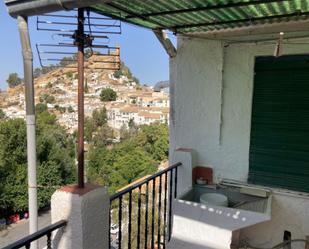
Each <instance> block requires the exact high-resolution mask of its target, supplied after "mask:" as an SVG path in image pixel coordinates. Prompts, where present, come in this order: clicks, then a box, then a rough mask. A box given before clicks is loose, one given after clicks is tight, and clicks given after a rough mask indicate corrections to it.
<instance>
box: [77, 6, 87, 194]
mask: <svg viewBox="0 0 309 249" xmlns="http://www.w3.org/2000/svg"><path fill="white" fill-rule="evenodd" d="M84 19H85V18H84V9H83V8H80V9H78V24H77V37H76V40H77V46H78V53H77V64H78V149H77V158H78V187H79V188H83V187H84V185H85V183H84Z"/></svg>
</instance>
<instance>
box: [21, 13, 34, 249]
mask: <svg viewBox="0 0 309 249" xmlns="http://www.w3.org/2000/svg"><path fill="white" fill-rule="evenodd" d="M17 20H18V29H19V34H20V41H21V45H22V54H23V62H24V81H25V99H26V123H27V160H28V195H29V198H28V200H29V233H30V234H32V233H34V232H36V231H37V230H38V205H37V180H36V137H35V104H34V85H33V56H32V49H31V44H30V36H29V29H28V19H27V17H22V16H18V18H17ZM31 249H37V242H33V243H31Z"/></svg>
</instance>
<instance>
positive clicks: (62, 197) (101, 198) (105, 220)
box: [51, 184, 110, 249]
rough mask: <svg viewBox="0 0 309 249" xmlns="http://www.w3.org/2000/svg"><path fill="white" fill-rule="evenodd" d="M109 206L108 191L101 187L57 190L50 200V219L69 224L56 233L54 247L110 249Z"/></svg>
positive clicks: (75, 187)
mask: <svg viewBox="0 0 309 249" xmlns="http://www.w3.org/2000/svg"><path fill="white" fill-rule="evenodd" d="M109 203H110V201H109V196H108V193H107V189H106V188H105V187H101V186H98V185H92V184H86V185H85V188H78V187H77V185H71V186H64V187H62V188H60V189H58V190H57V191H56V192H55V193H54V194H53V195H52V198H51V220H52V223H55V222H57V221H59V220H63V219H64V220H67V222H68V224H67V225H66V227H65V228H64V229H59V230H58V231H56V232H55V233H54V234H53V248H57V249H108V248H109V245H108V242H109Z"/></svg>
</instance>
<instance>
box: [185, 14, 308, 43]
mask: <svg viewBox="0 0 309 249" xmlns="http://www.w3.org/2000/svg"><path fill="white" fill-rule="evenodd" d="M280 32H284V33H285V34H286V37H288V38H294V37H295V38H299V37H301V35H302V34H301V33H302V32H306V34H305V33H303V37H304V36H308V32H309V19H306V20H294V21H285V22H284V21H282V22H280V23H266V24H255V25H249V26H244V27H241V28H227V29H221V30H214V31H206V32H194V33H186V34H185V36H195V37H202V38H207V39H214V40H235V39H238V40H259V38H258V37H259V36H260V39H265V37H268V39H278V35H279V33H280ZM293 34H294V35H293Z"/></svg>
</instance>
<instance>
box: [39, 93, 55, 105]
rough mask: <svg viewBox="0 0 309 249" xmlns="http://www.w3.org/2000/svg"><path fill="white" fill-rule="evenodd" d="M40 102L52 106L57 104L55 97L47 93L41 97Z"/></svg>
mask: <svg viewBox="0 0 309 249" xmlns="http://www.w3.org/2000/svg"><path fill="white" fill-rule="evenodd" d="M40 102H41V103H45V104H52V103H54V102H55V97H54V96H52V95H49V94H47V93H44V94H43V95H41V96H40Z"/></svg>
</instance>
